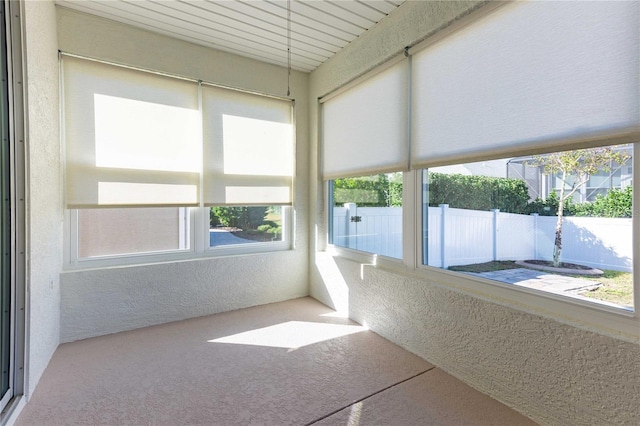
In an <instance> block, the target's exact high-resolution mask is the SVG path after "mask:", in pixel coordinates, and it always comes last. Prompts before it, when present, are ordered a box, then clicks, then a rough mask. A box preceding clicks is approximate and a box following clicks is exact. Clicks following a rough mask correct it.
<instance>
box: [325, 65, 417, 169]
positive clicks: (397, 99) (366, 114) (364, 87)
mask: <svg viewBox="0 0 640 426" xmlns="http://www.w3.org/2000/svg"><path fill="white" fill-rule="evenodd" d="M407 84H408V69H407V61H402V62H400V63H398V64H396V65H393V66H392V67H390V68H388V69H386V70H384V71H382V72H380V73H379V74H377V75H375V76H373V77H371V78H369V79H367V80H365V81H364V82H362V83H360V84H358V85H357V86H355V87H353V88H350V89H349V90H347V91H345V92H344V93H341V94H339V95H337V96H335V97H333V98H330V99H328V100H327V101H326V102H324V103H323V106H322V129H323V136H322V139H323V146H322V151H323V170H322V176H323V178H324V179H326V180H328V179H335V178H341V177H350V176H365V175H371V174H375V173H384V172H392V171H405V170H407V165H408V139H407V114H408V113H407V109H408V105H407V104H408V100H407V96H408V95H407Z"/></svg>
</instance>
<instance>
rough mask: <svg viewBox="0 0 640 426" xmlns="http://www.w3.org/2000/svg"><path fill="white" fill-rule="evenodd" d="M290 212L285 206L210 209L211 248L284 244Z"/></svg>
mask: <svg viewBox="0 0 640 426" xmlns="http://www.w3.org/2000/svg"><path fill="white" fill-rule="evenodd" d="M287 211H288V208H287V207H283V206H244V207H211V208H210V210H209V247H224V246H232V245H233V246H237V245H241V244H257V243H269V242H281V241H285V236H286V233H287V232H288V231H287V225H288V224H287V220H288V215H287Z"/></svg>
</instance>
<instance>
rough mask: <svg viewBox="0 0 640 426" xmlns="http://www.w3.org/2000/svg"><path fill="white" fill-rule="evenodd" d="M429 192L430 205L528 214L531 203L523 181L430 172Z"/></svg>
mask: <svg viewBox="0 0 640 426" xmlns="http://www.w3.org/2000/svg"><path fill="white" fill-rule="evenodd" d="M428 190H429V205H430V206H438V205H440V204H449V207H451V208H458V209H469V210H491V209H500V211H502V212H508V213H525V211H526V209H527V204H528V202H529V193H528V191H527V185H526V183H525V182H524V181H522V180H520V179H507V178H497V177H488V176H467V175H460V174H454V175H448V174H443V173H429V189H428Z"/></svg>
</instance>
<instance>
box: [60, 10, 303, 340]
mask: <svg viewBox="0 0 640 426" xmlns="http://www.w3.org/2000/svg"><path fill="white" fill-rule="evenodd" d="M57 16H58V41H59V48H60V49H61V50H62V51H63V52H66V53H72V54H78V55H83V56H88V57H93V58H98V59H101V60H106V61H111V62H115V63H120V64H126V65H131V66H136V67H141V68H145V69H151V70H155V71H160V72H165V73H169V74H174V75H179V76H184V77H189V78H195V79H202V80H204V81H209V82H213V83H218V84H222V85H226V86H231V87H236V88H241V89H245V90H250V91H256V92H261V93H268V94H272V95H277V96H285V95H286V92H287V71H286V70H285V69H284V68H281V67H277V66H274V65H269V64H265V63H261V62H258V61H255V60H252V59H247V58H242V57H240V56H237V55H233V54H230V53H225V52H221V51H217V50H213V49H208V48H205V47H201V46H197V45H193V44H190V43H187V42H183V41H180V40H177V39H172V38H169V37H165V36H161V35H158V34H154V33H151V32H148V31H144V30H140V29H136V28H133V27H130V26H128V25H124V24H119V23H116V22H114V21H110V20H107V19H102V18H99V17H95V16H90V15H86V14H83V13H78V12H75V11H71V10H68V9H65V8H62V7H58V8H57ZM308 78H309V77H308V74H305V73H300V72H295V71H294V72H292V75H291V96H292V97H293V98H295V100H296V108H295V109H296V130H297V133H296V137H297V159H296V161H297V164H296V167H297V170H296V176H297V178H296V182H295V204H294V207H295V222H296V233H295V249H294V250H289V251H281V252H274V253H262V254H253V255H246V256H228V257H218V258H206V259H194V260H187V261H180V262H168V263H159V264H148V265H138V266H123V267H110V268H103V269H93V270H86V271H66V272H63V273H62V279H61V307H60V310H61V340H62V341H63V342H67V341H71V340H77V339H82V338H86V337H92V336H97V335H102V334H108V333H114V332H117V331H122V330H128V329H133V328H138V327H143V326H147V325H152V324H159V323H164V322H169V321H175V320H180V319H185V318H190V317H195V316H200V315H207V314H212V313H216V312H222V311H228V310H232V309H239V308H243V307H248V306H254V305H259V304H264V303H270V302H276V301H281V300H287V299H291V298H294V297H301V296H306V295H308V292H309V288H308V259H309V253H308V233H307V230H308V229H309V224H308V197H307V187H308V185H309V180H308V173H307V170H308V165H309V151H308V148H307V147H308V135H309V130H308V105H309V101H308ZM58 247H61V245H59V246H58ZM283 265H286V268H283Z"/></svg>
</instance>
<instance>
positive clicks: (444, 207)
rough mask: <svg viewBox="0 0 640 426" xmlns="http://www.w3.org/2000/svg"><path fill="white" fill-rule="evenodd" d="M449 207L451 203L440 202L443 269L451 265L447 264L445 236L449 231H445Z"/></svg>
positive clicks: (441, 259)
mask: <svg viewBox="0 0 640 426" xmlns="http://www.w3.org/2000/svg"><path fill="white" fill-rule="evenodd" d="M448 208H449V204H440V261H441V262H442V269H447V268H448V267H449V265H447V260H446V257H445V255H446V249H445V248H446V246H447V244H445V237H446V235H447V233H446V232H445V228H446V226H447V221H446V216H447V209H448Z"/></svg>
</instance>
